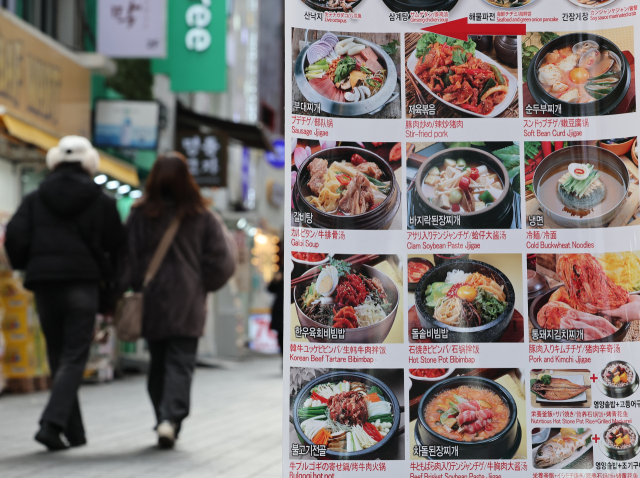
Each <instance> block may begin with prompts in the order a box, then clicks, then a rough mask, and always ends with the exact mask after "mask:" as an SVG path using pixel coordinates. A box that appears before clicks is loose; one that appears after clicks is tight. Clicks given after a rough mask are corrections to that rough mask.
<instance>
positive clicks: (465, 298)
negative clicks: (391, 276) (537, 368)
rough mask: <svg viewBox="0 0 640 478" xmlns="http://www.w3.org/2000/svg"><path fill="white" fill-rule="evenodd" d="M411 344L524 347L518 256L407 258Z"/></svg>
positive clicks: (431, 255)
mask: <svg viewBox="0 0 640 478" xmlns="http://www.w3.org/2000/svg"><path fill="white" fill-rule="evenodd" d="M407 264H408V265H407V275H408V284H409V295H408V297H407V302H408V307H409V315H408V329H409V331H408V332H409V341H410V342H411V343H432V342H453V343H464V342H467V343H469V342H482V343H486V342H503V343H514V342H524V318H523V314H522V312H520V311H521V310H523V307H524V303H523V301H524V299H523V285H522V256H521V255H520V254H464V255H460V256H455V255H451V254H441V255H438V254H435V255H434V254H424V255H409V256H408V259H407Z"/></svg>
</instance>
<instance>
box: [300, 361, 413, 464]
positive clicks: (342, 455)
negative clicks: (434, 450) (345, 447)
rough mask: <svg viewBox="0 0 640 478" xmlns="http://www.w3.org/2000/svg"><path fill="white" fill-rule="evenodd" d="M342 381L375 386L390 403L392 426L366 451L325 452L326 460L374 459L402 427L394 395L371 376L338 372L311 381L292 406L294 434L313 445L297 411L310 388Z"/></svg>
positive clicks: (308, 394) (306, 443) (309, 392)
mask: <svg viewBox="0 0 640 478" xmlns="http://www.w3.org/2000/svg"><path fill="white" fill-rule="evenodd" d="M343 380H347V381H358V382H362V383H364V384H365V385H375V386H376V387H378V388H379V389H380V390H382V391H383V393H384V395H385V398H387V399H388V400H389V401H390V402H391V409H392V410H393V424H392V425H391V429H390V430H389V433H388V434H387V436H385V437H384V438H383V439H382V440H381V441H380V442H378V443H377V444H376V445H374V446H372V447H371V448H367V449H366V450H361V451H353V452H350V453H346V452H336V451H331V450H327V458H328V459H333V460H340V459H342V460H365V459H369V460H371V459H374V458H376V457H377V456H378V455H379V454H380V453H382V451H383V450H384V449H385V448H386V447H387V445H388V444H389V443H390V442H391V441H392V439H393V438H395V437H397V436H399V435H401V434H402V433H404V427H401V426H400V421H401V416H402V411H403V409H402V408H401V407H400V403H399V402H398V399H397V398H396V396H395V394H394V393H393V392H392V391H391V389H390V388H389V387H388V386H387V385H386V384H385V383H383V382H381V381H380V380H378V379H377V378H375V377H372V376H371V375H367V374H364V373H360V372H347V371H338V372H330V373H327V374H325V375H321V376H320V377H318V378H316V379H314V380H312V381H311V382H309V383H308V384H307V385H306V386H305V387H304V388H303V389H302V390H301V391H300V393H298V396H297V397H296V399H295V402H294V404H293V426H294V427H295V429H296V433H297V434H298V438H299V439H300V442H301V443H303V444H304V445H307V446H311V445H312V444H313V443H312V442H311V440H309V438H307V436H306V435H305V434H304V433H303V432H302V428H300V418H299V417H298V410H299V409H300V407H301V406H302V404H303V403H304V402H305V401H306V400H307V398H309V397H310V396H311V389H312V388H314V387H316V386H317V385H320V384H322V383H329V382H342V381H343Z"/></svg>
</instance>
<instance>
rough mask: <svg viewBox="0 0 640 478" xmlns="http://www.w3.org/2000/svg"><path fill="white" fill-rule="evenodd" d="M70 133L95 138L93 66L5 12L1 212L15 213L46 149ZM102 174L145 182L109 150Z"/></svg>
mask: <svg viewBox="0 0 640 478" xmlns="http://www.w3.org/2000/svg"><path fill="white" fill-rule="evenodd" d="M66 135H79V136H85V137H88V138H90V137H91V70H89V69H88V68H86V67H85V66H83V65H82V62H81V61H80V59H79V57H78V56H77V55H76V54H75V53H73V52H71V51H69V50H67V49H66V48H65V47H63V46H62V45H60V44H58V43H56V42H55V41H54V40H52V39H51V38H49V37H47V36H46V35H44V34H42V33H41V32H40V31H38V30H36V29H35V28H33V27H32V26H30V25H28V24H27V23H25V22H23V21H22V20H20V19H19V18H17V17H15V16H14V15H11V14H10V13H6V12H5V11H3V10H0V211H4V213H5V214H11V213H12V212H14V211H15V209H16V208H17V206H18V204H19V203H20V199H21V197H22V196H23V195H24V194H25V193H27V192H29V189H30V188H31V187H33V183H35V184H36V185H37V183H38V182H39V179H40V178H41V177H42V174H43V170H44V157H45V154H46V151H47V150H48V149H49V148H51V147H52V146H55V145H56V144H57V143H58V140H59V138H61V137H62V136H66ZM23 172H24V174H23ZM100 172H101V173H102V174H105V175H107V176H109V177H113V178H116V179H118V180H119V181H121V182H124V183H126V184H129V185H131V186H133V187H135V186H138V184H139V179H138V175H137V173H136V170H135V168H134V167H133V166H131V165H129V164H127V163H125V162H122V161H120V160H118V159H116V158H113V157H112V156H109V155H107V154H104V153H101V166H100Z"/></svg>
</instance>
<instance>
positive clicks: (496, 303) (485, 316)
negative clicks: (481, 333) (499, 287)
mask: <svg viewBox="0 0 640 478" xmlns="http://www.w3.org/2000/svg"><path fill="white" fill-rule="evenodd" d="M473 303H474V305H475V306H476V310H477V311H478V312H479V313H480V317H481V318H482V322H483V323H485V324H488V323H489V322H493V321H494V320H496V319H497V318H498V317H500V316H501V315H502V313H503V312H504V311H505V310H506V308H507V303H506V302H502V301H500V300H498V299H497V298H496V297H495V296H494V295H493V294H491V293H490V292H487V291H486V290H484V289H483V288H482V287H478V295H477V296H476V298H475V299H474V301H473Z"/></svg>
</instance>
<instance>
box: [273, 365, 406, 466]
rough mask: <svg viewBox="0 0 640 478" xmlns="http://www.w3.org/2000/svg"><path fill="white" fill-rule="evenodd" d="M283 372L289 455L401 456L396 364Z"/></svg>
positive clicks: (401, 375)
mask: <svg viewBox="0 0 640 478" xmlns="http://www.w3.org/2000/svg"><path fill="white" fill-rule="evenodd" d="M289 372H290V373H289V375H290V378H289V379H290V381H289V405H290V407H289V410H290V411H289V413H290V416H289V458H290V459H296V460H404V454H405V447H404V444H405V422H404V420H405V418H404V417H405V413H404V410H405V406H404V405H405V404H404V373H403V370H402V369H364V370H357V369H329V368H301V367H291V368H290V370H289ZM285 443H286V442H285Z"/></svg>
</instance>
